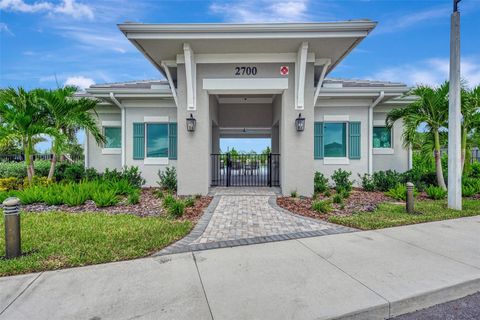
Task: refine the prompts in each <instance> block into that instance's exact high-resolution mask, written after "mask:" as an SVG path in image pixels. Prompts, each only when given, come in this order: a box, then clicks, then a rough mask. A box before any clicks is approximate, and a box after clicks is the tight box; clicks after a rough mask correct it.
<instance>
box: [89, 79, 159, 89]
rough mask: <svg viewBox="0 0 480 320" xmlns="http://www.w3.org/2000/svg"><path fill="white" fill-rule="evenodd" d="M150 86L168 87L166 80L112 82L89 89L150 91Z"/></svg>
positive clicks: (95, 85)
mask: <svg viewBox="0 0 480 320" xmlns="http://www.w3.org/2000/svg"><path fill="white" fill-rule="evenodd" d="M152 85H168V81H166V80H158V79H157V80H154V79H152V80H138V81H126V82H113V83H102V84H94V85H92V86H90V88H98V89H100V88H109V89H150V88H151V86H152Z"/></svg>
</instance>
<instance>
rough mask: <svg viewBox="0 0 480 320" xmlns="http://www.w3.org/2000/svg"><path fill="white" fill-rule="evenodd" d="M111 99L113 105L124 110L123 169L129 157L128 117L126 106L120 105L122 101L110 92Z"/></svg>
mask: <svg viewBox="0 0 480 320" xmlns="http://www.w3.org/2000/svg"><path fill="white" fill-rule="evenodd" d="M110 99H111V100H112V101H113V103H114V104H115V105H116V106H117V107H119V108H120V110H122V128H121V129H122V168H124V167H125V166H126V163H127V157H126V152H125V151H126V149H125V148H126V144H127V134H126V128H127V117H126V114H125V106H124V105H123V104H121V103H120V101H118V100H117V98H115V94H114V93H113V92H110Z"/></svg>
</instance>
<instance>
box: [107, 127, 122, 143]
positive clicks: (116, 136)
mask: <svg viewBox="0 0 480 320" xmlns="http://www.w3.org/2000/svg"><path fill="white" fill-rule="evenodd" d="M104 132H105V140H106V142H105V148H121V147H122V129H121V128H120V127H105V128H104Z"/></svg>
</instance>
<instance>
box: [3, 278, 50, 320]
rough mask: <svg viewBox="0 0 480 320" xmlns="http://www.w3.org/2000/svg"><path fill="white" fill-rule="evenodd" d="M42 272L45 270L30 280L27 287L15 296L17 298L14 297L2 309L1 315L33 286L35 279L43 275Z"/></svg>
mask: <svg viewBox="0 0 480 320" xmlns="http://www.w3.org/2000/svg"><path fill="white" fill-rule="evenodd" d="M42 274H43V272H40V273H39V274H38V276H36V277H35V278H34V279H33V280H32V281H30V283H29V284H28V285H27V286H26V287H25V289H23V290H22V291H21V292H20V293H19V294H18V295H17V296H16V297H15V299H13V300H12V301H11V302H10V303H9V304H8V305H7V306H6V307H5V308H4V309H3V310H2V312H0V316H1V315H2V314H4V313H5V311H7V309H8V308H10V306H11V305H12V304H13V303H14V302H15V301H17V299H18V298H20V296H21V295H22V294H23V293H24V292H25V291H27V290H28V288H30V286H31V285H32V284H33V283H34V282H35V281H37V279H38V278H40V276H41V275H42Z"/></svg>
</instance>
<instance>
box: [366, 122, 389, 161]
mask: <svg viewBox="0 0 480 320" xmlns="http://www.w3.org/2000/svg"><path fill="white" fill-rule="evenodd" d="M386 127H387V126H386V125H385V121H383V120H375V121H373V128H386ZM371 139H372V141H373V130H372V137H371ZM394 141H395V140H394V130H393V127H392V128H390V146H391V147H390V148H373V154H378V155H389V154H394V153H395V149H394V148H393V143H394Z"/></svg>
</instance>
